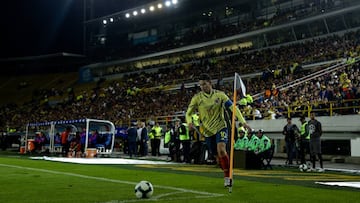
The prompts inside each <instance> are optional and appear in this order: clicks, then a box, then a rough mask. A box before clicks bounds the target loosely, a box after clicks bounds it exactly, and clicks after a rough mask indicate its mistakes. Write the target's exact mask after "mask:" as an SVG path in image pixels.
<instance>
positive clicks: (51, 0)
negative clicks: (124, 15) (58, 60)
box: [0, 0, 151, 58]
mask: <svg viewBox="0 0 360 203" xmlns="http://www.w3.org/2000/svg"><path fill="white" fill-rule="evenodd" d="M149 1H151V0H95V14H98V15H102V14H109V12H110V13H112V12H116V11H120V10H125V9H127V8H131V7H132V6H135V5H141V4H142V3H144V2H149ZM82 21H83V0H5V1H3V2H2V6H1V27H2V29H1V30H2V31H1V35H0V47H1V55H0V58H10V57H23V56H36V55H44V54H52V53H58V52H68V53H76V54H82V36H83V31H82V30H83V28H82Z"/></svg>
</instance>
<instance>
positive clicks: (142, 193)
mask: <svg viewBox="0 0 360 203" xmlns="http://www.w3.org/2000/svg"><path fill="white" fill-rule="evenodd" d="M153 192H154V187H153V186H152V184H151V183H150V182H149V181H146V180H142V181H140V182H139V183H138V184H137V185H136V186H135V196H136V197H137V198H139V199H140V198H150V197H151V196H152V194H153Z"/></svg>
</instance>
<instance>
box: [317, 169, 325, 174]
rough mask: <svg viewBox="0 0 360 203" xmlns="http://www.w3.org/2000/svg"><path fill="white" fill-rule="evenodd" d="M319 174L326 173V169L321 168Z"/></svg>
mask: <svg viewBox="0 0 360 203" xmlns="http://www.w3.org/2000/svg"><path fill="white" fill-rule="evenodd" d="M317 172H319V173H324V172H325V169H324V168H319V169H318V170H317Z"/></svg>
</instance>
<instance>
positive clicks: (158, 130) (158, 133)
mask: <svg viewBox="0 0 360 203" xmlns="http://www.w3.org/2000/svg"><path fill="white" fill-rule="evenodd" d="M153 129H154V130H155V135H154V136H155V139H160V138H161V131H162V128H161V127H160V126H154V128H153Z"/></svg>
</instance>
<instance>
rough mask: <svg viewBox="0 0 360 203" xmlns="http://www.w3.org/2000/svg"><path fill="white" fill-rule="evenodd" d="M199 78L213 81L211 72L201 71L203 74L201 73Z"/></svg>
mask: <svg viewBox="0 0 360 203" xmlns="http://www.w3.org/2000/svg"><path fill="white" fill-rule="evenodd" d="M199 80H206V81H211V77H210V75H209V74H206V73H201V74H200V75H199Z"/></svg>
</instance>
